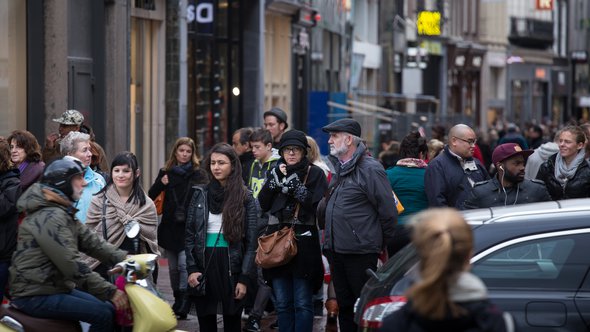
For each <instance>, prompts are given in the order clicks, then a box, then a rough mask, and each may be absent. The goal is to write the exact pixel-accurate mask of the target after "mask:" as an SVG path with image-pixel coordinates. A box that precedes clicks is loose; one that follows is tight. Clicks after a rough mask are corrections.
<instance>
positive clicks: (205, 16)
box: [186, 2, 214, 24]
mask: <svg viewBox="0 0 590 332" xmlns="http://www.w3.org/2000/svg"><path fill="white" fill-rule="evenodd" d="M213 9H214V8H213V3H207V2H201V3H199V4H190V5H188V6H186V23H193V22H197V23H200V24H209V23H213Z"/></svg>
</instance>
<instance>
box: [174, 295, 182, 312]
mask: <svg viewBox="0 0 590 332" xmlns="http://www.w3.org/2000/svg"><path fill="white" fill-rule="evenodd" d="M172 293H173V294H174V304H173V305H172V311H174V314H176V315H178V313H177V312H178V308H180V305H181V304H182V299H181V297H180V291H178V290H175V291H172Z"/></svg>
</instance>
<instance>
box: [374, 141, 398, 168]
mask: <svg viewBox="0 0 590 332" xmlns="http://www.w3.org/2000/svg"><path fill="white" fill-rule="evenodd" d="M399 150H400V143H399V142H398V141H393V142H391V144H389V146H388V148H387V150H384V151H381V152H380V153H379V161H380V162H381V165H383V168H384V169H389V168H391V167H394V166H395V164H396V163H397V161H398V160H399V158H400V156H399Z"/></svg>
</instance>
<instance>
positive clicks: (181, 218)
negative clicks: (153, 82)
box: [148, 137, 209, 319]
mask: <svg viewBox="0 0 590 332" xmlns="http://www.w3.org/2000/svg"><path fill="white" fill-rule="evenodd" d="M208 181H209V179H208V177H207V173H206V172H205V171H204V170H202V169H201V168H200V165H199V156H198V154H197V147H196V145H195V142H194V141H193V140H192V139H191V138H189V137H180V138H178V139H177V140H176V142H175V143H174V146H173V147H172V150H171V151H170V156H169V157H168V160H167V161H166V164H165V165H164V167H163V168H162V169H160V171H159V172H158V176H157V177H156V180H155V181H154V184H152V186H151V188H150V189H149V191H148V196H149V197H150V198H151V199H152V200H154V199H156V197H158V195H160V193H162V192H164V203H163V212H162V220H161V222H160V224H159V225H158V245H159V246H160V247H162V248H164V250H165V251H164V255H165V257H166V258H167V259H168V273H169V276H170V286H171V287H172V294H174V304H173V305H172V309H173V311H174V313H175V314H176V315H177V316H178V318H180V319H185V318H186V316H187V315H188V312H189V310H190V302H189V301H188V296H187V288H188V286H187V285H188V284H187V282H188V281H187V280H188V274H187V271H186V254H185V252H184V240H185V234H184V230H185V228H186V211H187V210H188V203H189V202H190V195H191V193H192V191H191V187H192V186H195V185H199V184H206V183H207V182H208Z"/></svg>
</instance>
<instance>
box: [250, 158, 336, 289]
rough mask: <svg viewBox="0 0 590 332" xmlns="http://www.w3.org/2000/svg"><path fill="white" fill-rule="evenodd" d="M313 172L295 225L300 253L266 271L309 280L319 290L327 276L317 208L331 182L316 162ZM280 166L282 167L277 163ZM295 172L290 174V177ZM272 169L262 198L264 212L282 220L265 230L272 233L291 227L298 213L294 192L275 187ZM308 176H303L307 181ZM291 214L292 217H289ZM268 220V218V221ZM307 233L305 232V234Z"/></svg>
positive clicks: (270, 275)
mask: <svg viewBox="0 0 590 332" xmlns="http://www.w3.org/2000/svg"><path fill="white" fill-rule="evenodd" d="M309 166H310V167H309V175H308V176H307V181H306V182H305V184H304V185H305V187H306V188H307V195H306V198H305V200H304V201H302V202H299V204H300V208H299V213H298V216H297V218H298V219H299V221H300V223H298V224H296V225H295V234H296V235H297V255H296V256H295V257H294V258H293V259H292V260H291V261H290V262H289V263H287V264H286V265H283V266H278V267H275V268H271V269H265V270H264V277H265V278H266V279H273V278H277V277H284V276H295V277H298V278H303V279H307V280H309V281H310V282H311V284H312V287H313V288H314V290H315V289H319V287H320V286H321V283H322V278H323V264H322V253H321V248H320V239H319V232H318V227H317V225H316V209H317V205H318V203H319V201H320V200H321V199H322V197H323V195H324V192H325V190H326V188H327V187H328V184H327V182H326V176H325V174H324V171H323V170H322V169H321V168H319V167H318V166H315V165H313V164H309ZM275 167H278V166H275ZM290 175H291V174H289V173H288V174H287V177H289V176H290ZM271 176H272V173H271V172H268V173H267V181H266V182H265V183H264V185H263V187H262V189H261V190H260V193H259V194H258V200H259V202H260V207H261V210H262V212H268V213H270V214H271V215H273V216H275V217H277V219H279V221H280V224H278V225H277V224H275V225H268V226H267V227H266V229H265V231H264V233H265V234H270V233H272V232H274V231H276V230H278V229H279V228H282V227H284V226H289V225H290V222H291V220H292V217H293V214H294V210H293V209H294V207H296V204H297V200H296V198H295V197H294V196H293V195H291V194H284V193H282V192H280V190H277V189H276V188H275V189H272V188H271V185H270V183H271V181H270V179H269V178H270V177H271ZM304 178H305V176H304V175H303V176H302V178H301V179H300V180H301V181H303V179H304ZM286 216H288V217H286ZM265 221H268V220H265ZM303 234H305V235H303Z"/></svg>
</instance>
